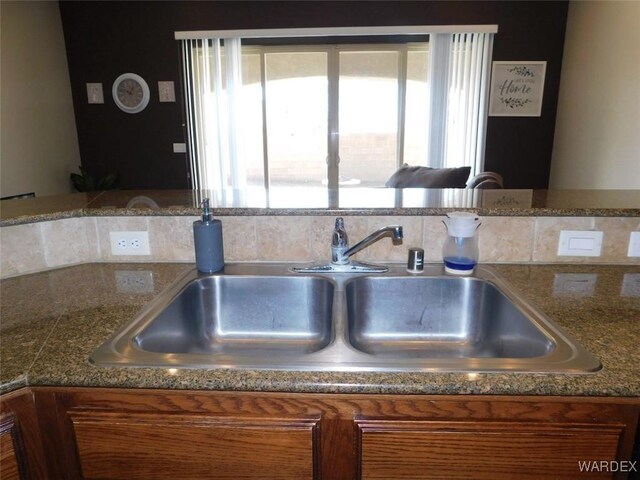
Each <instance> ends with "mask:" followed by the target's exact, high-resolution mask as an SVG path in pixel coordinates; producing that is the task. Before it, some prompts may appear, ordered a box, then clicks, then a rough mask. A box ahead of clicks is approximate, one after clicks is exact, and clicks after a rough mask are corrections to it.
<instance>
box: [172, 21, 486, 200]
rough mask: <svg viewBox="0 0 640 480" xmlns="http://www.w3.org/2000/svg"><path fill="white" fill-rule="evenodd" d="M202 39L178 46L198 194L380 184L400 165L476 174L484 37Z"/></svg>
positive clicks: (479, 162) (481, 129)
mask: <svg viewBox="0 0 640 480" xmlns="http://www.w3.org/2000/svg"><path fill="white" fill-rule="evenodd" d="M407 28H410V27H407ZM218 34H220V32H218ZM182 35H183V36H187V37H188V36H189V33H188V32H186V33H185V34H182ZM178 36H179V35H178V34H176V37H178ZM253 36H254V37H255V36H256V35H253ZM203 37H204V38H185V39H184V40H182V44H183V45H182V46H183V57H184V77H185V91H186V92H187V95H186V98H187V113H188V114H187V118H188V132H189V153H190V157H191V163H192V173H193V178H192V184H193V187H194V189H207V190H213V191H215V192H218V193H219V194H220V195H223V194H224V191H225V190H243V189H246V188H247V187H252V186H264V187H272V186H297V185H313V186H320V185H328V186H329V187H332V188H335V187H336V186H341V187H349V186H356V185H357V186H383V185H384V183H385V181H386V180H387V179H388V178H389V177H390V176H391V174H392V173H393V172H394V171H395V170H396V169H397V168H398V167H399V166H400V165H402V164H403V163H409V164H413V165H426V166H433V167H446V166H462V165H471V166H472V172H473V171H475V170H478V171H479V170H480V169H481V168H482V163H483V151H484V118H486V103H487V102H486V91H487V89H486V87H485V86H484V83H485V82H486V81H487V77H488V71H489V63H490V62H489V60H490V52H491V34H490V33H474V34H451V33H431V34H429V35H428V36H427V35H424V34H422V35H420V36H419V37H418V39H416V37H415V36H412V37H411V41H399V42H395V43H389V42H388V41H385V42H382V43H358V42H357V41H356V42H354V41H353V39H352V38H349V39H348V40H349V41H348V42H340V39H337V40H336V38H335V37H334V38H332V39H331V40H332V43H328V42H327V43H313V44H302V42H298V43H294V42H293V41H291V40H290V39H288V41H287V44H286V45H282V44H280V45H273V42H272V41H270V42H266V41H265V42H262V43H263V44H261V41H260V40H257V39H255V38H252V39H251V41H250V42H245V43H244V44H243V41H242V39H241V37H240V36H239V35H238V36H234V37H227V38H224V39H222V38H221V37H220V36H217V37H214V38H207V37H206V36H204V35H203ZM376 38H378V37H376ZM342 39H343V40H344V37H342ZM395 39H396V37H394V40H395ZM281 43H282V42H281Z"/></svg>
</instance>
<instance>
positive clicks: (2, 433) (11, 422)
mask: <svg viewBox="0 0 640 480" xmlns="http://www.w3.org/2000/svg"><path fill="white" fill-rule="evenodd" d="M16 430H17V429H16V424H15V418H14V416H13V415H11V414H9V415H0V476H1V477H2V478H3V479H4V480H16V479H20V478H23V477H24V476H23V475H20V470H24V467H21V466H20V460H19V459H18V452H19V451H20V446H21V443H22V442H21V441H20V439H19V436H18V433H17V431H16ZM16 444H17V446H18V449H17V450H18V451H16Z"/></svg>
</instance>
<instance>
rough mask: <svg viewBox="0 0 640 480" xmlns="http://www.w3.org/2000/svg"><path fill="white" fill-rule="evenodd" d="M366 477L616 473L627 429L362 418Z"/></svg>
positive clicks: (599, 475) (360, 432)
mask: <svg viewBox="0 0 640 480" xmlns="http://www.w3.org/2000/svg"><path fill="white" fill-rule="evenodd" d="M356 423H357V429H358V437H359V448H360V460H361V476H362V478H363V479H378V478H379V479H389V478H393V479H398V480H399V479H407V478H412V479H417V478H447V479H458V478H459V479H485V478H486V479H491V480H494V479H497V478H513V479H526V478H530V479H536V480H538V479H544V478H553V479H562V478H566V479H575V478H576V477H579V478H611V476H612V474H611V473H609V472H597V471H596V472H591V473H590V474H586V473H582V472H581V471H580V464H579V462H581V461H583V462H584V461H594V460H597V461H612V460H615V459H616V454H617V451H618V443H619V441H620V436H621V434H622V430H623V426H621V425H616V424H607V425H598V424H536V423H521V422H475V423H472V422H440V421H437V422H430V421H397V420H357V421H356Z"/></svg>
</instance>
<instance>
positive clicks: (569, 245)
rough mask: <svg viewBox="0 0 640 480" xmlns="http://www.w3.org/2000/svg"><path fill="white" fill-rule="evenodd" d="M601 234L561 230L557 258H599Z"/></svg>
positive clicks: (587, 231) (588, 231)
mask: <svg viewBox="0 0 640 480" xmlns="http://www.w3.org/2000/svg"><path fill="white" fill-rule="evenodd" d="M603 236H604V235H603V233H602V232H600V231H592V230H582V231H581V230H562V231H561V232H560V241H559V242H558V256H559V257H562V256H570V257H599V256H600V255H602V238H603Z"/></svg>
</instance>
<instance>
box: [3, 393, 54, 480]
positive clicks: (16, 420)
mask: <svg viewBox="0 0 640 480" xmlns="http://www.w3.org/2000/svg"><path fill="white" fill-rule="evenodd" d="M45 468H46V467H45V459H44V455H43V451H42V442H41V434H40V429H39V426H38V418H37V415H36V411H35V407H34V403H33V395H32V394H31V392H30V391H29V390H28V389H21V390H18V391H15V392H11V393H8V394H5V395H2V396H1V397H0V476H1V477H2V480H13V479H30V478H33V479H39V478H46V473H45V472H46V470H45Z"/></svg>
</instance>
